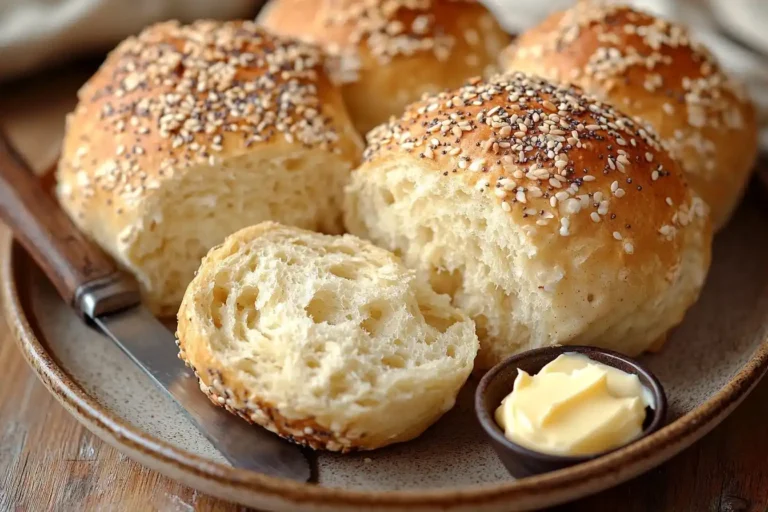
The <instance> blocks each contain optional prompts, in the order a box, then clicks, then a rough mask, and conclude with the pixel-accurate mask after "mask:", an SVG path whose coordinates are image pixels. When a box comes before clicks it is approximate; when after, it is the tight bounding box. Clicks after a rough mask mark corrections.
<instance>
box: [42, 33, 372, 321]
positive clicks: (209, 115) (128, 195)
mask: <svg viewBox="0 0 768 512" xmlns="http://www.w3.org/2000/svg"><path fill="white" fill-rule="evenodd" d="M361 153H362V143H361V141H360V140H359V136H358V135H357V133H356V132H355V130H354V127H353V126H352V123H351V122H350V120H349V117H348V116H347V112H346V109H345V107H344V105H343V101H342V98H341V94H340V92H339V90H338V89H337V88H336V87H335V86H334V85H332V84H331V82H330V81H329V79H328V78H327V77H326V75H325V74H324V69H323V57H322V55H321V52H320V50H318V49H316V48H315V47H313V46H310V45H307V44H305V43H300V42H297V41H295V40H292V39H286V38H278V37H274V36H271V35H269V34H267V33H265V32H264V31H263V30H262V29H260V28H258V27H257V26H256V24H255V23H253V22H213V21H199V22H196V23H194V24H192V25H188V26H182V25H179V24H178V23H175V22H168V23H161V24H158V25H154V26H152V27H150V28H148V29H146V30H144V31H143V32H142V33H141V34H139V35H138V36H137V37H131V38H129V39H128V40H126V41H125V42H123V43H122V44H120V45H119V46H118V47H117V49H115V50H114V51H113V52H112V53H111V54H110V55H109V57H108V58H107V60H106V62H105V63H104V64H103V65H102V66H101V68H100V69H99V70H98V71H97V73H96V74H95V75H94V76H93V77H92V78H91V79H90V80H89V81H88V82H87V83H86V84H85V85H84V86H83V88H82V89H81V90H80V92H79V103H78V105H77V108H76V109H75V111H74V112H73V113H71V114H70V115H69V116H68V118H67V131H66V136H65V139H64V147H63V153H62V158H61V161H60V163H59V168H58V174H57V178H58V186H57V195H58V198H59V201H60V202H61V204H62V206H63V207H64V209H65V210H66V211H67V213H68V214H69V215H70V216H71V217H72V219H73V220H74V221H75V223H76V224H77V226H78V227H79V228H80V229H81V230H82V231H83V232H85V233H86V234H87V235H88V236H90V237H91V238H92V239H94V240H95V241H96V242H97V243H98V244H99V245H101V247H103V248H104V249H105V250H106V251H107V252H109V253H110V254H111V255H112V256H113V257H114V258H115V259H116V260H117V261H118V262H119V263H120V264H121V265H122V266H123V267H124V268H126V269H128V270H129V271H131V272H132V273H133V274H134V275H135V276H136V278H137V279H138V281H139V283H140V285H141V289H142V292H143V298H144V301H145V303H146V304H147V305H148V306H149V308H150V309H151V310H152V311H153V312H154V313H155V314H157V315H161V316H172V315H175V314H176V312H177V311H178V307H179V304H180V303H181V298H182V296H183V294H184V290H185V288H186V286H187V284H189V282H190V281H191V280H192V277H193V273H194V271H195V269H197V267H198V265H199V263H200V258H202V257H203V256H204V255H205V253H206V252H207V251H208V249H210V248H211V247H213V246H214V245H216V244H218V243H220V242H221V241H222V240H224V237H225V236H227V235H228V234H230V233H232V232H234V231H236V230H237V229H240V228H242V227H245V226H248V225H251V224H255V223H257V222H260V221H263V220H270V219H271V220H278V221H280V222H283V223H286V224H292V225H297V226H301V227H304V228H308V229H317V230H322V231H327V232H338V231H340V229H341V199H342V194H343V186H344V184H345V183H346V181H347V179H348V175H349V172H350V170H351V169H352V168H353V167H354V166H355V165H356V164H357V163H358V162H359V156H360V154H361Z"/></svg>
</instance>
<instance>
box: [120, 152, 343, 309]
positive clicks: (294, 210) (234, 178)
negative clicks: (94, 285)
mask: <svg viewBox="0 0 768 512" xmlns="http://www.w3.org/2000/svg"><path fill="white" fill-rule="evenodd" d="M272 153H273V152H270V151H266V150H265V151H262V152H258V153H253V152H252V153H249V154H245V155H241V156H238V157H234V158H230V159H226V160H224V161H223V162H221V163H217V164H216V165H207V164H206V165H200V166H198V167H195V168H192V169H188V170H186V171H183V172H180V173H179V174H180V177H179V178H178V179H173V180H167V181H165V182H163V185H162V187H163V188H162V189H161V190H158V191H157V193H156V194H155V196H154V197H153V198H152V199H151V200H150V201H148V206H147V209H146V210H145V214H144V215H143V217H142V218H141V219H140V225H138V226H134V227H133V229H128V230H127V232H126V233H124V234H122V235H121V238H124V239H125V240H126V241H125V242H124V247H123V250H122V254H123V262H124V263H125V264H126V265H127V266H128V267H129V268H131V269H133V270H134V271H135V272H136V274H137V277H138V279H139V281H140V283H141V285H142V287H143V289H144V291H145V297H146V300H147V301H148V302H149V304H150V306H151V307H152V309H153V310H154V311H155V312H156V313H158V314H160V315H163V316H170V315H174V314H176V311H177V310H178V306H179V304H180V303H181V299H182V296H183V294H184V290H185V289H186V287H187V285H188V284H189V282H190V281H191V280H192V277H193V276H194V272H195V270H197V267H198V266H199V264H200V259H201V258H202V257H203V256H205V254H206V253H207V252H208V250H209V249H210V248H211V247H213V246H215V245H216V244H218V243H221V242H222V241H223V240H224V238H225V237H226V236H227V235H229V234H231V233H234V232H235V231H237V230H238V229H241V228H243V227H246V226H249V225H252V224H255V223H258V222H261V221H264V220H275V221H279V222H282V223H284V224H288V225H294V226H299V227H302V228H306V229H314V230H319V231H324V232H331V233H334V232H338V231H339V229H340V204H339V203H340V198H341V192H342V187H343V184H344V183H345V182H346V180H347V176H348V173H349V169H350V164H349V163H348V162H345V161H343V160H342V159H341V158H339V157H337V156H335V155H332V154H329V153H328V152H324V151H320V150H308V151H293V152H292V153H290V156H285V153H282V155H280V154H278V152H276V151H275V152H274V154H272ZM257 155H258V156H257Z"/></svg>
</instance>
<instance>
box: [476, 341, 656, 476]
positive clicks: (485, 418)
mask: <svg viewBox="0 0 768 512" xmlns="http://www.w3.org/2000/svg"><path fill="white" fill-rule="evenodd" d="M570 352H576V353H578V354H583V355H585V356H587V357H589V356H591V355H594V354H595V353H599V354H601V355H603V356H607V358H608V360H609V361H599V362H601V363H604V364H608V365H610V366H614V365H613V364H611V363H610V360H612V359H616V360H619V361H622V362H623V363H625V364H627V365H629V366H630V367H632V368H633V369H634V372H633V373H635V374H638V375H642V376H643V377H644V378H645V379H647V380H648V383H649V384H650V391H651V393H652V394H653V398H654V402H655V404H654V405H655V406H656V407H655V408H654V409H652V411H653V412H652V420H651V423H650V424H649V425H648V426H647V427H646V428H645V429H643V432H642V434H641V435H640V436H639V437H637V438H636V439H633V440H632V441H630V442H628V443H625V444H623V445H621V446H617V447H616V448H612V449H610V450H605V451H602V452H599V453H595V454H590V455H577V456H574V455H556V454H552V453H545V452H539V451H536V450H532V449H530V448H526V447H525V446H523V445H521V444H518V443H516V442H514V441H511V440H509V439H508V438H507V437H506V436H505V435H504V432H503V431H502V430H501V427H499V425H498V424H497V423H496V420H495V419H494V418H493V417H492V416H491V414H490V413H489V412H488V411H487V410H486V408H485V402H484V398H485V394H486V392H487V389H488V386H489V385H490V384H491V382H492V381H493V380H494V379H496V378H497V377H498V376H499V374H500V373H501V372H502V371H503V370H505V369H507V368H509V367H510V366H514V365H516V364H518V363H519V362H520V361H523V360H526V359H528V358H531V357H536V356H539V355H547V356H549V357H548V359H549V361H553V360H554V359H555V358H556V357H558V356H560V355H562V354H567V353H570ZM510 391H511V389H510ZM475 414H476V415H477V419H478V421H479V422H480V425H481V426H482V427H483V431H484V432H485V434H486V435H487V436H489V437H490V438H491V439H493V440H494V441H495V442H496V444H495V447H497V449H499V448H500V449H505V450H508V451H509V452H512V453H514V454H515V455H516V456H520V457H527V458H531V459H537V460H540V461H545V462H550V463H559V464H562V465H568V466H574V465H576V464H580V463H582V462H587V461H590V460H593V459H598V458H600V457H602V456H604V455H607V454H609V453H612V452H615V451H617V450H620V449H621V448H624V447H626V446H629V445H630V444H632V443H635V442H637V441H639V440H641V439H643V438H644V437H647V436H648V435H650V434H652V433H654V432H656V431H657V430H659V429H660V428H661V427H662V426H663V425H664V420H665V418H666V416H667V395H666V392H665V391H664V386H663V385H662V384H661V381H659V379H658V378H657V377H656V375H654V373H653V372H651V371H650V370H649V369H648V368H646V367H645V366H644V365H642V364H641V363H640V362H639V361H637V360H636V359H634V358H632V357H629V356H625V355H624V354H621V353H619V352H615V351H613V350H608V349H602V348H598V347H590V346H586V345H558V346H552V347H542V348H537V349H533V350H527V351H525V352H521V353H519V354H516V355H514V356H511V357H508V358H507V359H505V360H504V361H502V362H500V363H499V364H497V365H496V366H494V367H493V368H491V369H490V370H489V371H488V372H487V373H486V374H485V375H484V376H483V378H482V379H481V380H480V384H478V386H477V389H476V390H475Z"/></svg>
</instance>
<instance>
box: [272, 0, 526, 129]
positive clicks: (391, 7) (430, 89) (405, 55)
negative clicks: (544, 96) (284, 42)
mask: <svg viewBox="0 0 768 512" xmlns="http://www.w3.org/2000/svg"><path fill="white" fill-rule="evenodd" d="M258 21H259V23H261V24H262V25H263V26H264V27H265V28H267V29H268V30H271V31H273V32H274V33H276V34H284V35H288V36H292V37H297V38H300V39H303V40H305V41H309V42H313V43H316V44H318V45H320V46H321V47H322V48H323V49H324V50H325V51H327V52H328V53H329V54H330V55H331V56H332V57H333V58H332V59H330V61H329V62H330V63H331V66H332V67H331V69H332V70H333V72H332V76H334V77H335V79H336V80H337V82H338V83H340V84H341V85H342V92H343V94H344V100H345V102H346V104H347V108H348V109H349V112H350V115H351V116H352V119H353V120H354V123H355V126H356V127H357V129H358V130H359V131H360V132H361V133H366V132H367V131H369V130H370V129H371V128H373V127H374V126H376V125H378V124H380V123H383V122H385V121H387V120H388V119H389V116H391V115H400V114H401V113H402V111H403V109H404V108H405V106H406V105H407V104H409V103H411V102H413V101H416V100H418V99H419V98H420V97H421V95H422V94H424V93H436V92H439V91H442V90H443V89H446V88H454V87H458V86H459V85H461V84H462V83H463V82H464V80H466V79H467V78H469V77H472V76H476V75H482V74H484V73H485V72H486V70H487V69H488V68H489V67H493V68H494V69H495V68H496V65H497V60H498V56H499V53H500V52H501V51H502V50H503V49H504V47H505V46H506V45H507V44H508V43H509V41H510V40H511V38H510V36H509V35H508V34H506V33H505V32H504V30H503V29H502V28H501V26H500V25H499V23H498V22H497V21H496V19H495V18H494V17H493V15H492V14H491V12H490V11H489V10H488V9H487V8H486V7H484V6H483V5H482V4H481V3H479V2H477V1H475V0H419V1H412V0H387V1H384V0H272V1H271V2H270V3H269V4H268V5H267V6H266V7H265V9H264V10H263V11H262V13H261V15H260V16H259V18H258Z"/></svg>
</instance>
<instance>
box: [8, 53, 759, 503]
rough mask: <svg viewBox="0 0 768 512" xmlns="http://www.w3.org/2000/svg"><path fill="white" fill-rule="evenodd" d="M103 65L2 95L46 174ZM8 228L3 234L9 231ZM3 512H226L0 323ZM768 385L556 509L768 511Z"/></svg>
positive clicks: (15, 129) (13, 126)
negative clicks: (109, 432)
mask: <svg viewBox="0 0 768 512" xmlns="http://www.w3.org/2000/svg"><path fill="white" fill-rule="evenodd" d="M93 66H94V63H83V64H78V65H73V66H69V67H68V68H67V69H60V70H54V71H50V72H48V73H46V74H45V75H42V76H37V77H31V78H28V79H25V80H23V81H20V82H16V83H11V84H5V85H2V86H0V121H2V124H3V125H4V127H5V128H6V130H7V131H8V132H9V134H10V135H11V137H12V139H13V140H14V141H15V143H16V144H17V146H18V147H19V149H20V150H21V152H22V153H23V154H25V155H26V156H27V158H28V159H29V160H30V162H31V163H32V164H33V165H34V166H35V167H36V168H38V169H43V168H45V167H46V166H48V165H50V164H51V162H52V161H53V159H54V158H55V156H56V154H57V151H58V141H59V140H60V139H61V134H62V132H63V126H64V125H63V122H64V114H65V113H66V112H67V111H69V110H70V109H71V108H72V106H73V104H74V101H75V91H76V89H77V87H78V85H79V84H80V83H82V81H83V80H85V79H86V78H87V76H88V75H89V74H90V73H91V72H92V71H93ZM4 229H5V227H3V226H1V225H0V230H4ZM0 375H1V376H0V512H4V511H11V510H13V511H16V510H20V511H34V512H36V511H47V510H62V511H70V510H72V511H86V510H110V511H113V510H114V511H139V510H141V511H144V510H169V511H192V510H219V511H234V510H241V509H243V508H242V507H238V506H236V505H232V504H229V503H226V502H224V501H221V500H218V499H216V498H211V497H209V496H205V495H203V494H201V493H198V492H197V491H195V490H193V489H190V488H188V487H186V486H184V485H181V484H178V483H176V482H174V481H172V480H169V479H168V478H166V477H164V476H162V475H160V474H158V473H156V472H154V471H151V470H149V469H146V468H144V467H142V466H140V465H139V464H137V463H135V462H133V461H132V460H130V459H128V458H126V457H125V456H123V455H122V454H120V453H119V452H117V451H116V450H115V449H113V448H111V447H109V446H107V445H105V444H103V443H102V442H101V441H100V440H99V439H97V438H96V437H95V436H93V435H92V434H91V433H90V432H88V430H86V429H85V428H84V427H82V426H80V424H79V423H77V421H76V420H75V419H74V418H72V417H70V416H69V414H68V413H67V412H66V411H65V410H64V409H63V408H62V407H61V406H60V405H58V403H57V402H56V401H55V400H54V398H53V397H52V396H50V395H49V394H48V392H47V391H46V390H45V388H44V387H43V386H42V384H40V383H39V382H38V380H37V378H36V377H35V375H34V374H33V373H32V371H31V370H30V369H29V368H28V367H27V365H26V363H25V362H24V360H23V358H22V356H21V355H20V353H19V351H18V350H17V348H16V346H15V344H14V340H13V339H12V338H11V334H10V333H9V330H8V328H7V327H6V326H5V323H4V322H0ZM767 421H768V379H766V380H764V381H763V382H762V384H760V385H759V386H758V388H757V389H756V390H755V391H754V392H753V393H752V395H751V396H750V397H749V398H748V399H747V400H746V401H745V402H744V403H743V404H742V405H741V406H740V407H739V408H738V409H737V410H736V412H735V413H734V414H733V415H732V416H731V417H730V418H728V419H727V420H726V421H725V422H724V423H723V424H722V425H721V426H719V427H718V428H716V429H715V430H714V431H713V432H712V433H710V434H709V435H708V436H707V437H706V438H704V439H703V440H702V441H700V442H698V443H696V444H695V445H694V446H692V447H691V448H689V449H688V450H686V451H685V452H683V453H682V454H681V455H679V456H677V457H675V458H674V459H672V460H671V461H670V462H668V463H666V464H664V465H662V466H661V467H659V468H657V469H655V470H653V471H651V472H649V473H647V474H645V475H643V476H641V477H639V478H637V479H635V480H633V481H631V482H629V483H627V484H624V485H621V486H619V487H617V488H614V489H612V490H609V491H606V492H604V493H601V494H598V495H596V496H593V497H590V498H587V499H585V500H582V501H580V502H578V503H574V504H570V505H566V506H562V507H559V508H557V509H556V510H558V511H562V510H576V511H602V510H607V511H619V510H620V511H626V512H646V511H653V512H656V511H659V512H661V511H670V512H688V511H691V512H699V511H702V512H704V511H707V512H737V511H749V512H753V511H754V512H768V426H766V423H767Z"/></svg>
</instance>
